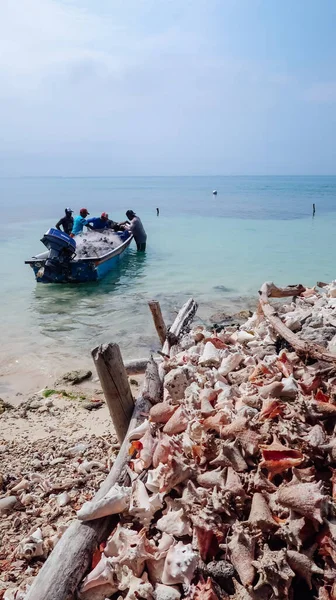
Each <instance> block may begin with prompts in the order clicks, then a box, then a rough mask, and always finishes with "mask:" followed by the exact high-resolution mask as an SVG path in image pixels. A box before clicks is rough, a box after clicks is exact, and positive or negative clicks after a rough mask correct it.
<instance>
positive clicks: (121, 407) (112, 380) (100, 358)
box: [91, 344, 134, 443]
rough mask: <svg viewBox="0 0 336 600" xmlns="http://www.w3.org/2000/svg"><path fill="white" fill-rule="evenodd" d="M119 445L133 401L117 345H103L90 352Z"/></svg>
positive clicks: (132, 407)
mask: <svg viewBox="0 0 336 600" xmlns="http://www.w3.org/2000/svg"><path fill="white" fill-rule="evenodd" d="M91 354H92V358H93V362H94V363H95V366H96V369H97V373H98V377H99V379H100V383H101V386H102V390H103V392H104V396H105V400H106V403H107V406H108V408H109V411H110V415H111V418H112V421H113V425H114V428H115V431H116V434H117V437H118V440H119V442H120V443H122V442H123V440H124V437H125V435H126V432H127V429H128V425H129V422H130V419H131V416H132V413H133V410H134V401H133V396H132V392H131V388H130V385H129V382H128V378H127V373H126V370H125V367H124V363H123V360H122V357H121V353H120V349H119V346H118V344H103V345H100V346H98V347H97V348H94V349H93V350H92V352H91Z"/></svg>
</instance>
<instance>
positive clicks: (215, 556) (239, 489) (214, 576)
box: [8, 284, 336, 600]
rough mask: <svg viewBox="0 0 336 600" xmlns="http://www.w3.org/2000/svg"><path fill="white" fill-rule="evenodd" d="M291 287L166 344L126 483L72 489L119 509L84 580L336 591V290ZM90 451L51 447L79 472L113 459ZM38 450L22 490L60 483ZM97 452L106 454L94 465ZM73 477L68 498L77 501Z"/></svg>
mask: <svg viewBox="0 0 336 600" xmlns="http://www.w3.org/2000/svg"><path fill="white" fill-rule="evenodd" d="M265 289H266V290H267V293H268V294H270V293H272V294H273V295H275V296H276V297H281V296H282V295H283V290H280V289H279V288H276V286H273V284H267V286H266V288H265V287H264V286H263V290H264V291H263V292H262V298H263V299H262V302H264V304H263V307H264V308H265V306H266V305H267V306H268V305H269V303H268V300H265V293H266V292H265ZM285 292H286V295H287V299H285V300H282V301H281V302H280V303H278V304H277V305H276V314H275V309H274V308H273V307H271V305H269V307H270V309H271V311H268V309H266V310H261V311H258V312H256V313H255V314H253V315H252V316H251V315H249V314H248V315H247V317H248V320H247V322H246V323H244V324H241V325H237V324H235V325H234V324H232V323H231V324H229V325H228V326H227V327H226V328H224V329H221V330H219V328H218V330H217V329H216V330H212V329H211V328H208V327H205V326H201V325H197V326H196V327H195V328H193V329H191V331H187V332H185V333H184V335H183V336H182V337H181V338H180V339H179V340H174V341H175V343H174V344H173V345H171V348H170V350H169V349H168V350H167V353H166V352H165V357H164V358H163V360H162V365H161V367H162V368H161V369H160V372H161V373H162V383H163V389H164V395H163V399H162V398H160V399H159V401H158V403H155V402H156V400H157V399H153V406H152V408H151V409H150V410H149V411H147V410H146V413H145V414H144V417H145V418H144V420H143V422H142V423H141V425H140V426H138V427H136V428H134V429H133V430H132V431H131V432H130V433H129V434H128V436H127V437H126V438H125V439H126V441H125V442H124V444H125V445H124V446H123V449H124V448H125V447H126V449H127V452H128V459H127V469H125V473H126V475H127V478H128V479H127V482H128V483H127V485H121V483H118V484H115V485H114V486H112V488H111V489H110V490H109V492H108V493H107V494H105V496H104V497H103V498H101V499H100V500H98V501H96V500H93V501H92V500H91V498H88V499H85V498H84V497H83V496H84V495H85V494H82V495H81V497H80V499H78V500H77V501H76V503H75V504H76V510H77V511H78V512H77V514H78V517H79V518H80V519H82V520H90V519H95V518H101V517H104V516H108V515H111V514H113V515H115V519H116V523H117V525H116V526H115V527H114V529H113V530H112V531H111V533H110V535H107V536H106V539H105V540H104V542H103V544H102V546H101V547H100V548H99V549H98V556H97V554H96V553H95V555H94V556H93V559H94V560H93V564H92V570H91V571H90V572H89V573H88V574H87V575H86V577H85V578H84V580H83V581H82V583H81V585H80V586H79V594H87V593H88V592H89V590H90V589H91V590H95V592H94V593H95V594H99V589H100V592H101V596H98V595H97V596H92V598H96V597H97V598H98V597H101V598H102V600H104V599H105V597H109V596H110V597H111V596H112V595H113V594H116V598H117V597H118V594H119V597H120V596H121V595H122V596H123V597H126V598H129V599H131V598H132V599H133V598H134V599H135V598H145V599H146V598H148V599H152V598H154V599H155V598H158V599H159V600H179V599H180V598H181V599H182V598H186V599H187V600H216V599H217V600H222V599H224V598H225V599H227V598H232V600H273V599H276V598H279V599H280V598H281V600H299V599H300V598H303V597H307V598H314V597H315V598H319V599H320V600H322V599H324V598H326V599H329V600H330V598H331V595H330V594H331V593H332V589H333V587H334V588H335V586H334V578H335V572H336V521H335V509H334V502H335V498H336V470H335V468H334V467H335V465H334V462H335V460H336V438H335V434H336V358H335V362H333V361H334V359H333V358H332V355H331V353H330V351H329V350H328V343H329V342H330V340H332V339H333V338H334V337H335V336H336V301H335V298H334V296H333V294H334V291H333V286H332V285H331V286H328V285H326V286H324V288H323V290H322V292H320V291H317V289H316V288H309V289H306V288H304V287H303V286H295V287H293V288H287V289H286V290H285ZM293 296H295V302H294V301H293V300H292V297H293ZM267 298H268V296H267ZM268 315H269V316H268ZM273 317H274V318H273ZM293 327H294V329H295V331H296V332H297V333H293ZM288 332H289V333H288ZM293 336H294V338H293ZM288 340H292V343H291V342H289V341H288ZM307 340H313V344H312V343H311V341H307ZM302 344H303V345H302ZM302 348H304V352H303V350H302ZM307 356H309V357H310V358H309V360H307ZM324 359H325V360H324ZM71 447H73V444H72V445H71V446H70V448H71ZM87 454H88V450H86V449H84V450H83V455H81V453H80V451H73V452H69V453H68V454H65V453H64V452H63V453H59V454H57V456H53V457H52V460H54V459H57V458H58V457H62V456H63V457H64V456H67V458H68V460H69V461H72V462H71V469H72V470H71V473H72V475H77V476H78V474H80V475H81V476H83V477H86V476H88V477H89V476H90V473H91V472H92V471H95V472H96V473H98V474H99V473H100V475H101V476H103V474H104V468H103V467H104V465H105V464H106V463H104V461H103V460H102V459H101V458H100V459H99V460H98V459H96V458H93V457H92V456H87ZM33 460H37V461H40V463H41V465H40V468H39V470H38V473H35V475H34V476H33V475H29V476H28V475H27V476H26V473H24V472H23V473H20V477H17V479H16V480H15V482H14V481H13V483H14V485H16V486H19V489H18V491H17V492H16V494H17V497H18V499H19V500H21V502H22V501H23V500H24V497H25V495H28V496H29V494H30V495H31V496H34V493H35V492H34V490H32V489H31V488H30V487H28V488H27V489H25V484H22V485H23V487H22V488H20V482H21V481H22V480H23V479H24V480H26V481H28V483H29V485H31V483H32V482H34V485H36V484H37V485H39V486H40V488H41V490H43V493H44V494H47V495H49V496H51V495H52V494H53V492H54V491H55V481H52V482H50V481H49V480H48V477H46V476H44V473H43V470H44V465H45V459H44V456H43V455H42V454H39V453H37V455H36V456H35V457H34V459H33ZM95 461H97V462H98V463H101V464H102V465H103V467H101V468H99V467H97V468H94V467H93V469H90V467H89V465H90V463H91V462H95ZM65 466H66V465H64V463H59V464H58V467H59V468H60V469H65ZM125 481H126V480H125ZM12 487H13V486H12ZM73 489H76V488H75V486H73V488H72V490H71V491H70V490H69V492H68V495H69V497H70V502H69V504H66V505H65V506H64V510H67V509H70V507H71V505H73V504H74V501H73ZM62 491H63V490H62ZM8 493H12V492H11V490H10V489H9V490H8ZM61 495H62V494H61ZM85 500H86V501H85ZM55 503H56V504H57V500H56V499H55ZM29 506H32V507H33V506H34V503H32V504H31V505H29ZM32 510H33V509H32ZM18 518H19V517H18ZM41 530H42V533H43V540H44V539H45V538H44V531H43V527H42V526H41ZM29 535H31V533H30V532H29ZM49 537H50V536H49ZM43 540H42V541H43ZM43 544H44V547H45V542H43ZM40 551H41V550H40ZM97 561H98V562H97ZM31 564H33V563H31ZM106 586H107V587H106ZM334 591H335V590H334ZM106 594H107V595H106ZM84 598H87V600H88V599H89V598H90V596H84Z"/></svg>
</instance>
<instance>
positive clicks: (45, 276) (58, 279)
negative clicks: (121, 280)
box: [26, 233, 133, 283]
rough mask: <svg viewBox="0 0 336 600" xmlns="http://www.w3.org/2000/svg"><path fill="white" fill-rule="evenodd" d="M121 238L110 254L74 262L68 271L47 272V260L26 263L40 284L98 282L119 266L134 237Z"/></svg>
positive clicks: (33, 260) (127, 235) (35, 259)
mask: <svg viewBox="0 0 336 600" xmlns="http://www.w3.org/2000/svg"><path fill="white" fill-rule="evenodd" d="M120 238H121V239H120V241H121V244H120V246H118V247H117V248H115V249H114V250H112V251H111V252H109V253H108V254H106V255H104V256H101V257H99V258H82V259H78V260H72V261H70V263H69V265H68V268H67V269H66V270H64V269H63V270H61V271H50V270H47V269H46V270H45V262H46V259H45V258H43V259H39V258H38V257H36V258H34V259H31V260H29V261H26V264H29V265H30V266H31V267H32V269H33V271H34V273H35V277H36V281H37V282H38V283H87V282H89V281H98V280H99V279H102V278H103V277H105V275H106V274H107V273H109V271H111V270H112V269H114V268H115V267H116V266H117V265H118V264H119V261H120V258H121V257H122V256H123V254H124V253H125V252H126V251H127V249H128V247H129V245H130V243H131V241H132V239H133V236H132V235H130V234H125V233H124V234H121V235H120Z"/></svg>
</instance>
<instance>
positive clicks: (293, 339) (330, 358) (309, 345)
mask: <svg viewBox="0 0 336 600" xmlns="http://www.w3.org/2000/svg"><path fill="white" fill-rule="evenodd" d="M305 289H306V288H304V287H303V286H302V285H298V286H289V287H287V288H277V287H276V286H275V285H274V284H273V283H264V284H263V285H262V286H261V289H260V291H259V294H260V303H259V304H260V308H261V310H262V312H263V314H264V316H265V317H266V319H267V320H268V321H269V323H270V324H271V326H272V327H273V329H274V330H275V331H276V332H277V333H278V334H279V335H280V336H281V337H282V338H283V339H284V340H286V341H287V342H288V343H289V344H290V345H291V346H292V348H293V349H294V350H295V352H296V353H297V354H298V355H300V356H302V357H303V358H307V357H310V358H313V359H315V360H322V361H325V362H331V363H335V362H336V355H335V354H332V353H331V352H328V351H327V350H326V349H325V348H323V346H320V345H319V344H315V343H313V342H306V341H304V340H301V339H300V338H299V336H298V335H296V334H295V333H293V332H292V331H291V330H290V329H288V327H287V326H286V325H285V324H284V323H283V322H282V321H281V319H280V317H279V316H278V313H277V311H276V310H275V308H274V307H273V306H271V305H270V304H269V302H268V298H283V297H285V296H299V295H300V294H301V293H302V292H303V291H304V290H305ZM300 290H301V291H300Z"/></svg>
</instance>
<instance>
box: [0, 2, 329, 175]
mask: <svg viewBox="0 0 336 600" xmlns="http://www.w3.org/2000/svg"><path fill="white" fill-rule="evenodd" d="M335 17H336V3H335V1H334V0H281V1H279V0H98V1H97V0H20V2H17V1H15V0H1V2H0V176H54V175H55V176H76V177H81V176H116V175H212V174H218V175H285V174H288V175H296V174H298V175H305V174H321V175H322V174H336V36H335Z"/></svg>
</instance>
